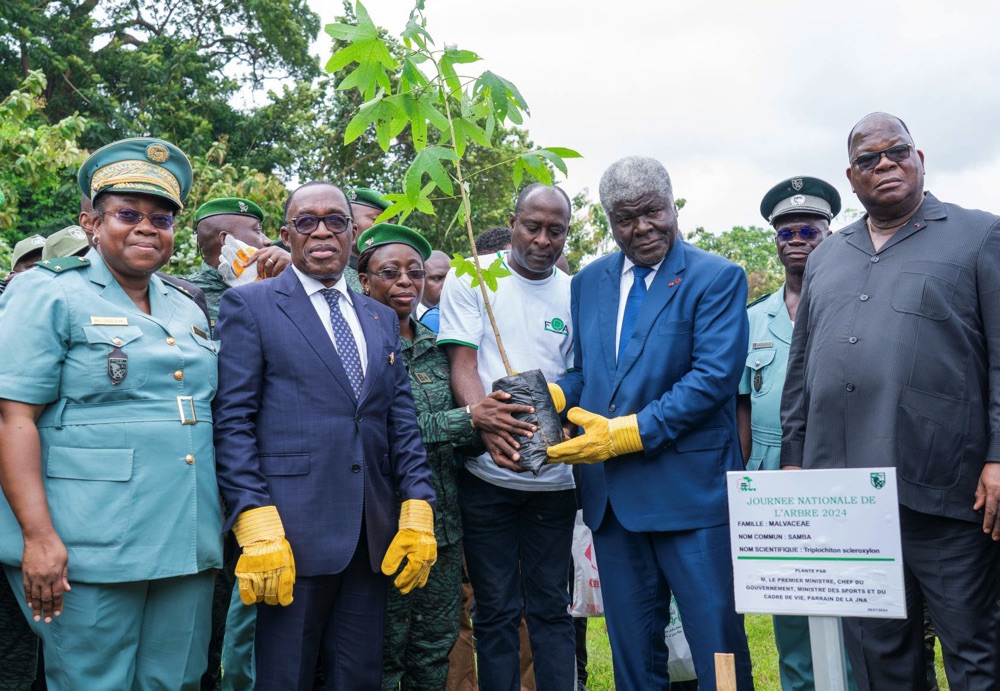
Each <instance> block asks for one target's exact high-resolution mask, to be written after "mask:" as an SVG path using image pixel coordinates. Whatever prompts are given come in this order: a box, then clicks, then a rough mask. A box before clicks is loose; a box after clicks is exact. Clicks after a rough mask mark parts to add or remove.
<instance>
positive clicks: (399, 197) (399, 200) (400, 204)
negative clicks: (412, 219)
mask: <svg viewBox="0 0 1000 691" xmlns="http://www.w3.org/2000/svg"><path fill="white" fill-rule="evenodd" d="M382 198H383V199H385V200H386V201H388V202H389V208H387V209H386V210H385V211H383V212H382V213H380V214H379V215H378V218H376V219H375V221H376V222H377V223H381V222H382V221H384V220H386V219H390V218H395V217H396V216H399V220H400V222H402V221H404V220H406V217H407V216H409V215H410V214H411V213H413V212H414V211H415V210H416V208H417V205H416V203H414V202H412V201H411V200H410V199H409V198H408V197H407V196H406V195H405V194H398V193H390V194H385V195H383V196H382Z"/></svg>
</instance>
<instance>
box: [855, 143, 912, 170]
mask: <svg viewBox="0 0 1000 691" xmlns="http://www.w3.org/2000/svg"><path fill="white" fill-rule="evenodd" d="M912 148H913V147H912V146H910V145H909V144H896V145H895V146H890V147H889V148H888V149H882V150H881V151H872V152H871V153H867V154H861V155H860V156H858V157H857V158H855V159H854V161H852V162H853V163H854V165H856V166H857V167H858V168H860V169H861V170H875V166H877V165H878V162H879V161H881V160H882V156H883V154H884V155H885V157H886V158H888V159H889V160H890V161H892V162H893V163H899V162H900V161H905V160H906V159H908V158H909V157H910V149H912Z"/></svg>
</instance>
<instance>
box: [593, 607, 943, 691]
mask: <svg viewBox="0 0 1000 691" xmlns="http://www.w3.org/2000/svg"><path fill="white" fill-rule="evenodd" d="M746 631H747V638H748V639H749V640H750V659H751V660H753V679H754V685H755V686H756V688H757V691H780V689H781V682H780V681H779V680H778V652H777V650H775V648H774V635H773V633H772V631H771V617H770V616H769V615H764V614H748V615H747V616H746ZM587 658H588V660H587V675H588V679H587V688H588V689H592V690H593V691H608V690H609V689H614V688H615V682H614V673H613V671H612V668H611V646H610V644H609V643H608V629H607V626H605V624H604V620H603V619H597V618H593V619H591V620H590V621H589V622H587ZM935 661H936V665H937V677H938V686H939V687H940V689H941V691H947V689H948V681H947V680H946V679H945V676H944V666H943V665H942V664H941V649H940V647H938V648H937V655H936V658H935ZM703 691H713V690H712V689H704V690H703Z"/></svg>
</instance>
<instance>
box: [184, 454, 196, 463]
mask: <svg viewBox="0 0 1000 691" xmlns="http://www.w3.org/2000/svg"><path fill="white" fill-rule="evenodd" d="M184 461H185V462H186V463H187V464H188V465H194V456H192V455H191V454H188V455H187V456H185V457H184Z"/></svg>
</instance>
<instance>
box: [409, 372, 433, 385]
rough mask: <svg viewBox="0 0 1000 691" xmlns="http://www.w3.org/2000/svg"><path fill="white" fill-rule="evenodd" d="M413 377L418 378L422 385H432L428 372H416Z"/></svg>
mask: <svg viewBox="0 0 1000 691" xmlns="http://www.w3.org/2000/svg"><path fill="white" fill-rule="evenodd" d="M413 376H414V377H416V378H417V381H418V382H420V383H421V384H430V383H431V378H430V377H429V376H427V373H426V372H414V373H413Z"/></svg>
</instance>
